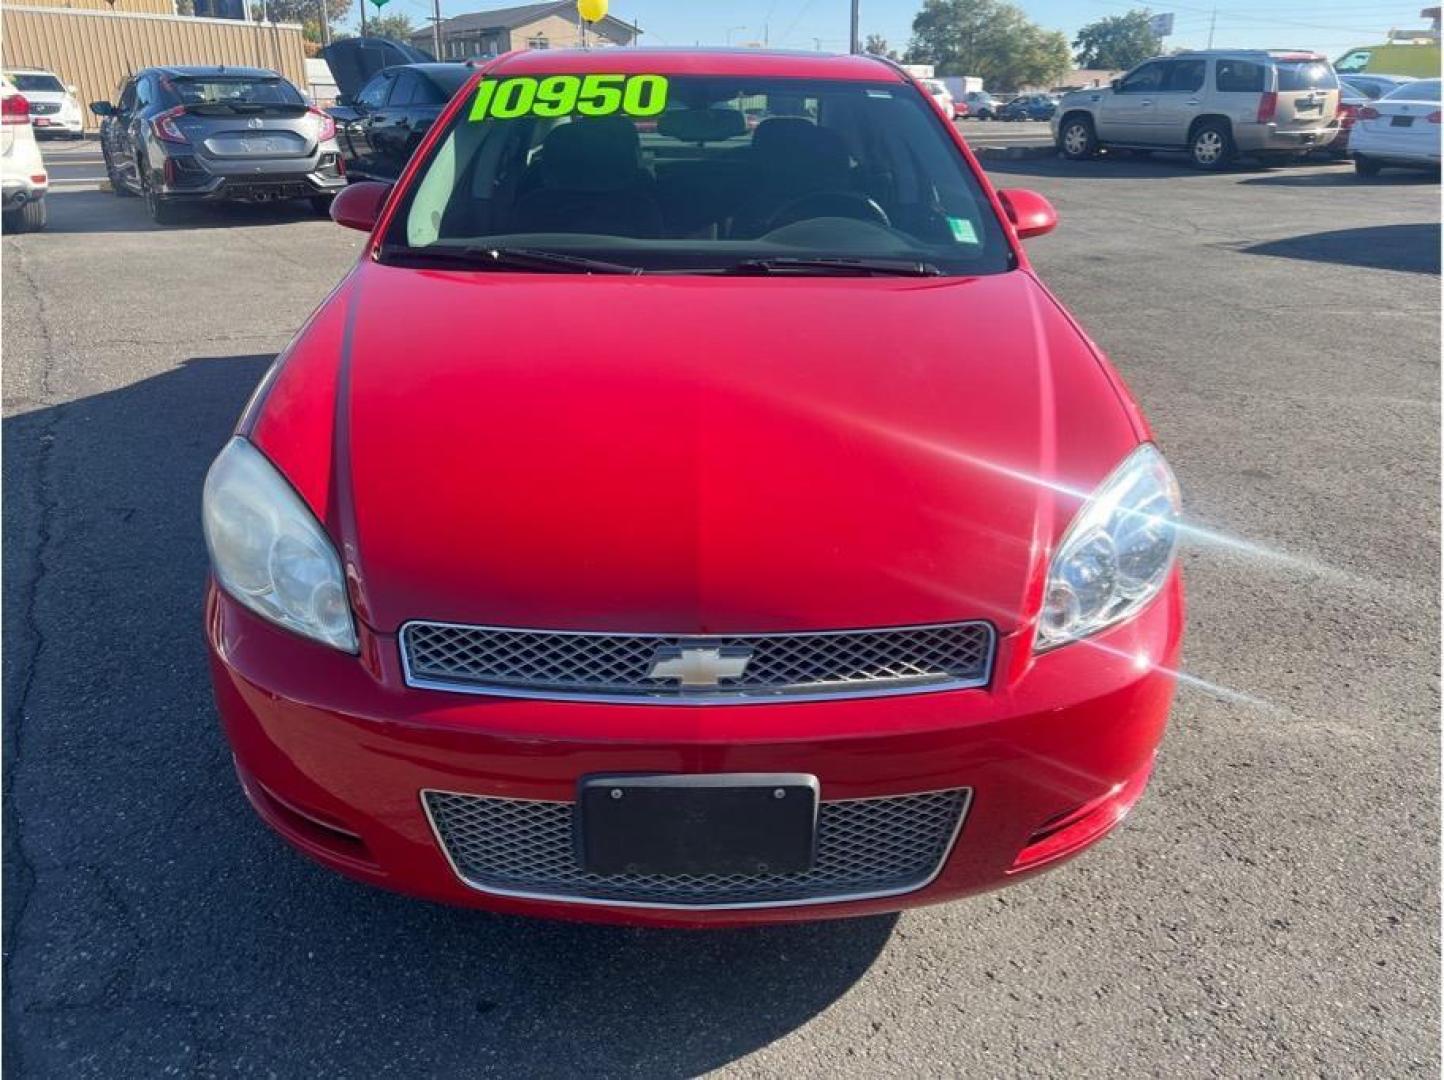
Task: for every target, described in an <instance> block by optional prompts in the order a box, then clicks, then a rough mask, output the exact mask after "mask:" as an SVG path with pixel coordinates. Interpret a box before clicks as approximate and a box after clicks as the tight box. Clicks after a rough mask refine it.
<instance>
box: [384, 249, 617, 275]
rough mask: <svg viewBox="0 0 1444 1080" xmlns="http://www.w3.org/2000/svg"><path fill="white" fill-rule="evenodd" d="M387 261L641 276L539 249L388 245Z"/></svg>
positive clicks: (611, 263)
mask: <svg viewBox="0 0 1444 1080" xmlns="http://www.w3.org/2000/svg"><path fill="white" fill-rule="evenodd" d="M381 257H382V258H383V259H385V260H387V261H393V260H404V261H407V262H411V261H417V262H444V263H453V264H455V265H458V266H465V267H467V268H468V269H471V270H524V271H532V272H536V273H543V274H640V273H642V268H641V267H640V266H628V265H626V264H625V263H614V262H605V261H604V260H602V259H587V258H584V257H583V256H581V255H563V254H562V253H561V252H558V251H541V250H540V249H537V248H513V247H503V248H489V247H480V246H476V247H441V246H439V245H433V246H430V247H419V248H418V247H407V246H405V245H401V244H387V245H384V246H383V247H382V248H381Z"/></svg>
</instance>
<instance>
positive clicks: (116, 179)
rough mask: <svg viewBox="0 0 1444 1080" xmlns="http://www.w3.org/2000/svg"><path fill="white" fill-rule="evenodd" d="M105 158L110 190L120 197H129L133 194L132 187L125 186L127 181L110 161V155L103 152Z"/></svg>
mask: <svg viewBox="0 0 1444 1080" xmlns="http://www.w3.org/2000/svg"><path fill="white" fill-rule="evenodd" d="M101 156H102V157H103V158H104V159H105V178H106V179H107V180H109V181H110V190H111V193H112V194H113V195H115V197H116V198H118V199H128V198H130V196H131V195H132V194H133V192H132V191H131V190H130V188H128V187H126V186H125V181H124V180H122V179H121V178H120V173H118V172H116V171H115V166H114V165H112V164H111V163H110V155H109V154H106V153H104V152H102V154H101Z"/></svg>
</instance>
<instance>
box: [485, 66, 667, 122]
mask: <svg viewBox="0 0 1444 1080" xmlns="http://www.w3.org/2000/svg"><path fill="white" fill-rule="evenodd" d="M666 107H667V77H666V76H665V75H548V76H546V77H545V78H541V79H538V78H535V77H533V76H530V75H518V76H516V77H515V78H511V79H483V80H481V82H480V83H478V84H477V87H476V97H475V98H474V99H473V100H472V102H471V112H470V114H468V117H467V119H469V120H514V119H516V118H517V117H519V116H570V115H571V114H572V113H579V114H580V115H582V116H611V115H612V114H613V113H624V114H625V115H627V116H656V115H657V114H658V113H660V112H661V111H662V110H663V109H665V108H666Z"/></svg>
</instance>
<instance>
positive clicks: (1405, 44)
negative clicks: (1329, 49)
mask: <svg viewBox="0 0 1444 1080" xmlns="http://www.w3.org/2000/svg"><path fill="white" fill-rule="evenodd" d="M1439 61H1440V50H1439V39H1438V38H1437V37H1436V38H1433V39H1429V38H1426V37H1421V38H1419V39H1417V40H1412V41H1390V42H1387V43H1385V44H1383V45H1365V46H1363V47H1362V48H1358V49H1350V50H1349V51H1348V52H1346V53H1344V55H1343V56H1341V57H1339V58H1338V59H1337V60H1335V61H1334V70H1335V71H1337V72H1338V73H1339V74H1340V75H1364V74H1368V75H1412V76H1414V77H1415V78H1416V79H1427V78H1430V77H1433V78H1438V77H1439Z"/></svg>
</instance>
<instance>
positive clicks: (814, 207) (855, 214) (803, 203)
mask: <svg viewBox="0 0 1444 1080" xmlns="http://www.w3.org/2000/svg"><path fill="white" fill-rule="evenodd" d="M815 217H845V218H856V219H857V220H858V221H871V222H874V223H875V224H878V225H884V226H887V227H889V228H891V227H892V221H891V220H890V219H889V218H888V216H887V211H886V210H884V209H883V208H882V207H881V206H879V205H878V204H877V203H875V202H873V200H871V199H869V198H868V197H867V196H866V195H859V194H857V193H856V192H852V191H814V192H812V193H811V194H810V195H803V196H800V197H799V198H796V199H793V200H791V201H790V202H787V203H784V204H783V205H782V207H781V209H779V210H778V211H777V213H775V214H773V215H772V217H770V218H769V219H768V220H767V224H766V225H765V226H763V230H762V231H763V232H764V233H770V232H772V231H773V230H774V229H780V228H782V227H783V226H784V225H791V224H792V223H793V222H794V221H805V220H806V219H807V218H815Z"/></svg>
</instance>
